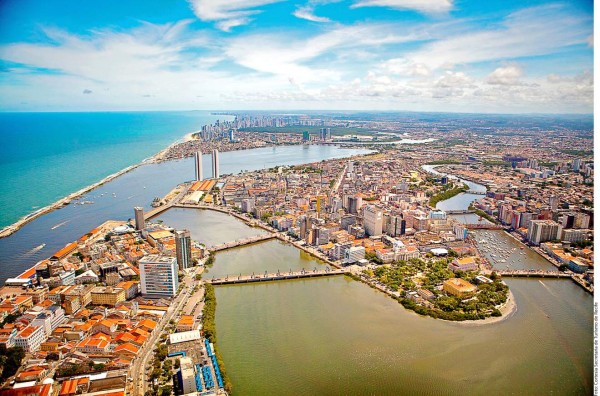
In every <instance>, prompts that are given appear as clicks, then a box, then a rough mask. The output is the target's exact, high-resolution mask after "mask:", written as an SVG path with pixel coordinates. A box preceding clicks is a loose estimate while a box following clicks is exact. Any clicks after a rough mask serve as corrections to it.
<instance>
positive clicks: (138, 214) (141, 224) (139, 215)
mask: <svg viewBox="0 0 600 396" xmlns="http://www.w3.org/2000/svg"><path fill="white" fill-rule="evenodd" d="M133 211H134V213H135V229H136V230H138V231H141V230H143V229H144V228H145V224H146V223H145V220H144V208H141V207H139V206H136V207H135V208H133Z"/></svg>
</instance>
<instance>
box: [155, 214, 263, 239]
mask: <svg viewBox="0 0 600 396" xmlns="http://www.w3.org/2000/svg"><path fill="white" fill-rule="evenodd" d="M160 221H162V222H163V223H164V224H165V225H168V226H172V225H173V224H176V225H177V228H178V229H187V230H189V231H190V235H191V237H192V239H193V240H195V241H198V242H200V243H203V244H204V245H205V246H207V247H211V246H215V245H220V244H222V243H225V242H232V241H234V239H232V237H235V239H243V238H249V237H253V236H258V235H265V234H268V232H267V231H265V230H263V229H262V228H258V227H248V226H247V225H246V224H244V223H243V222H241V221H240V220H238V219H236V218H235V217H233V216H231V215H228V214H225V213H221V212H217V211H214V210H198V209H184V208H171V209H169V210H167V211H165V212H163V213H161V214H160V215H159V216H157V217H153V218H152V222H155V223H156V222H160Z"/></svg>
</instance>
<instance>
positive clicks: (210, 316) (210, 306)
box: [202, 283, 232, 393]
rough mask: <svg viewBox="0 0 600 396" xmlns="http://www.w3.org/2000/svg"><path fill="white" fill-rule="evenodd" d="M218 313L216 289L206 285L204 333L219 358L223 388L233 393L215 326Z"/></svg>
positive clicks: (203, 314) (203, 319)
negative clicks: (218, 344)
mask: <svg viewBox="0 0 600 396" xmlns="http://www.w3.org/2000/svg"><path fill="white" fill-rule="evenodd" d="M216 311H217V297H216V296H215V287H214V286H213V285H211V284H210V283H205V284H204V310H203V311H202V331H203V332H204V337H206V338H207V339H208V341H209V342H212V344H213V348H214V352H215V356H216V357H217V364H218V365H219V369H220V370H221V377H222V378H223V387H224V389H225V391H226V392H227V393H231V389H232V385H231V380H230V379H229V376H228V375H227V371H226V370H225V364H224V362H223V357H222V356H221V352H219V347H218V346H217V329H216V325H215V313H216Z"/></svg>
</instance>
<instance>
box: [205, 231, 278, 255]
mask: <svg viewBox="0 0 600 396" xmlns="http://www.w3.org/2000/svg"><path fill="white" fill-rule="evenodd" d="M273 238H277V235H276V234H267V235H258V236H254V237H249V238H244V239H238V240H237V241H233V242H225V243H222V244H220V245H215V246H212V247H209V248H208V251H209V252H211V253H214V252H219V251H222V250H227V249H233V248H236V247H240V246H245V245H251V244H253V243H257V242H261V241H266V240H268V239H273Z"/></svg>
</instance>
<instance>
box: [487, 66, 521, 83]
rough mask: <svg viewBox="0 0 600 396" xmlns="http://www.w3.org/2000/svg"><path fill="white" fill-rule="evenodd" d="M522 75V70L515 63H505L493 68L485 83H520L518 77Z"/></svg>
mask: <svg viewBox="0 0 600 396" xmlns="http://www.w3.org/2000/svg"><path fill="white" fill-rule="evenodd" d="M522 76H523V71H522V70H521V68H520V67H519V66H518V65H516V64H512V65H507V66H503V67H499V68H497V69H496V70H494V71H493V72H492V73H491V74H490V75H489V76H488V78H487V80H486V81H487V83H488V84H491V85H522V83H521V82H520V81H519V79H520V78H521V77H522Z"/></svg>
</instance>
